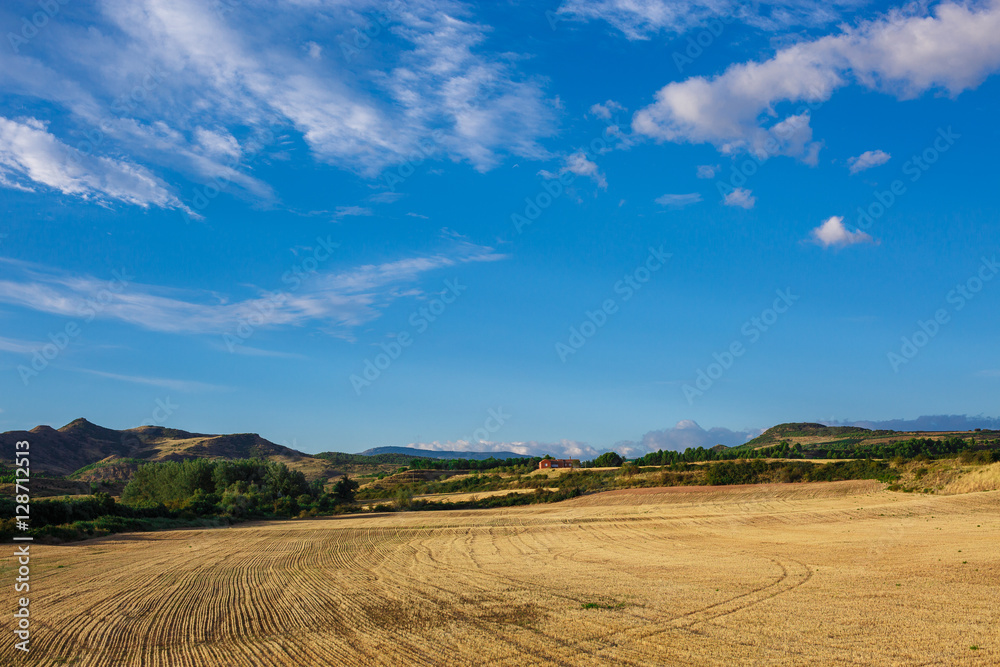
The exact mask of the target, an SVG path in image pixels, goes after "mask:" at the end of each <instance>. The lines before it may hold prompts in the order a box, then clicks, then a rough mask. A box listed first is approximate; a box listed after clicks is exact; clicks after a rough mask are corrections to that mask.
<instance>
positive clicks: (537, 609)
mask: <svg viewBox="0 0 1000 667" xmlns="http://www.w3.org/2000/svg"><path fill="white" fill-rule="evenodd" d="M998 510H1000V492H995V491H991V492H980V493H970V494H964V495H953V496H937V495H935V496H931V495H922V494H903V493H893V492H889V491H885V490H883V485H881V484H878V483H876V482H869V481H848V482H833V483H814V484H785V485H757V486H742V487H709V488H706V487H700V488H699V487H679V488H669V489H659V488H656V489H640V490H625V491H613V492H608V493H603V494H597V495H593V496H587V497H583V498H579V499H575V500H571V501H567V502H564V503H558V504H554V505H542V506H539V505H535V506H529V507H522V508H514V509H503V510H477V511H442V512H402V513H392V514H384V515H354V516H344V517H333V518H317V519H307V520H298V521H282V522H265V523H253V524H243V525H240V526H235V527H232V528H228V529H208V530H200V531H172V532H163V533H141V534H127V535H113V536H109V537H107V538H103V539H100V540H93V541H89V542H84V543H78V544H71V545H67V546H46V545H36V546H35V547H34V548H33V551H32V554H33V559H32V565H33V569H32V576H33V579H32V593H33V600H32V608H31V612H32V615H33V617H36V618H37V624H38V630H37V634H36V635H34V637H33V638H34V642H33V645H32V650H33V651H32V664H37V665H79V666H85V665H146V666H162V667H177V666H186V665H190V666H194V665H296V666H301V665H331V664H354V665H401V664H423V665H439V664H450V665H476V664H491V665H532V664H539V665H541V664H557V665H578V664H594V665H598V664H601V665H607V664H622V665H653V664H658V665H663V664H671V665H674V664H690V665H705V664H729V665H736V664H758V665H803V664H810V663H811V664H816V663H823V664H858V665H871V664H880V665H891V664H898V665H918V664H919V665H928V664H940V665H955V664H969V665H985V664H996V663H997V662H1000V630H998V628H1000V605H998V604H997V600H998V599H1000V587H998V584H997V582H998V581H1000V512H998ZM8 569H9V568H8ZM36 573H37V574H36ZM3 626H4V627H3V631H4V632H8V633H9V630H10V620H9V615H8V616H5V617H4V620H3ZM2 651H3V653H2V654H0V662H2V664H11V661H12V660H13V659H14V657H15V656H14V649H13V646H12V642H6V643H5V644H4V646H3V648H2Z"/></svg>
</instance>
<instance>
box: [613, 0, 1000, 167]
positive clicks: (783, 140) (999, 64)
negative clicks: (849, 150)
mask: <svg viewBox="0 0 1000 667" xmlns="http://www.w3.org/2000/svg"><path fill="white" fill-rule="evenodd" d="M921 11H922V10H921V8H920V6H919V5H912V6H908V8H907V10H905V11H903V10H893V11H891V12H890V13H888V14H887V15H885V16H884V17H882V18H881V19H879V20H875V21H869V22H865V23H862V24H860V25H859V26H857V27H854V28H847V27H845V28H844V29H843V30H842V31H841V32H840V33H838V34H834V35H828V36H826V37H821V38H818V39H814V40H811V41H802V42H799V43H797V44H793V45H792V46H788V47H785V48H782V49H780V50H779V51H778V52H777V53H775V54H774V56H773V57H772V58H770V59H769V60H765V61H762V62H747V63H741V64H736V65H731V66H730V67H729V68H728V69H726V70H725V71H724V72H723V73H722V74H719V75H718V76H715V77H711V78H705V77H700V76H697V77H691V78H689V79H686V80H684V81H678V82H674V83H670V84H667V85H666V86H664V87H663V88H661V89H660V90H659V91H658V92H657V93H656V101H655V102H654V103H653V104H651V105H649V106H647V107H645V108H643V109H640V110H639V111H638V112H636V114H635V116H634V117H633V121H632V127H633V129H634V131H635V132H636V133H637V134H642V135H645V136H647V137H651V138H653V139H657V140H661V141H672V142H678V143H680V142H690V143H710V144H712V145H714V146H716V147H717V148H719V150H720V151H722V152H723V153H735V152H741V151H748V152H751V153H753V154H754V155H756V156H758V157H760V158H767V157H771V156H775V155H789V156H793V157H797V158H799V159H801V160H803V161H806V162H808V163H812V164H815V162H816V159H817V154H818V151H819V147H820V144H819V143H818V142H815V141H813V140H812V129H811V127H810V125H809V113H810V111H811V110H815V109H816V108H817V107H818V106H819V105H820V104H822V103H823V102H825V101H826V100H827V99H829V98H830V96H831V95H832V94H833V92H834V91H835V90H836V89H838V88H841V87H843V86H845V85H848V84H849V83H851V82H852V81H853V82H855V83H858V84H860V85H862V86H864V87H867V88H871V89H875V90H880V91H884V92H887V93H892V94H895V95H897V96H898V97H901V98H909V97H914V96H916V95H919V94H921V93H923V92H926V91H928V90H943V91H945V92H947V93H948V94H949V95H952V96H954V95H957V94H959V93H960V92H962V91H963V90H966V89H969V88H974V87H976V86H978V85H979V84H980V83H981V82H982V81H983V80H984V79H985V78H986V77H987V76H988V75H989V74H991V73H993V72H995V71H996V70H997V69H998V68H1000V40H997V39H996V35H997V34H998V33H1000V0H990V1H989V2H986V3H982V4H979V5H968V6H967V5H960V4H955V3H952V2H946V3H941V4H938V5H935V7H934V9H933V14H932V15H926V14H924V13H919V12H921ZM782 104H799V105H800V106H799V107H798V108H797V109H796V110H795V111H794V112H793V113H788V112H787V111H784V112H782V111H780V110H779V105H782ZM810 106H811V109H810ZM783 114H787V115H784V117H782V115H783Z"/></svg>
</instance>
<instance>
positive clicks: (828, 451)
mask: <svg viewBox="0 0 1000 667" xmlns="http://www.w3.org/2000/svg"><path fill="white" fill-rule="evenodd" d="M997 448H1000V438H998V439H996V440H992V441H990V440H980V441H978V442H977V441H975V440H974V439H971V438H970V439H968V440H966V439H963V438H959V437H957V436H952V437H950V438H944V439H941V440H935V439H933V438H910V439H909V440H902V441H898V442H891V443H885V444H880V443H875V444H869V445H857V444H852V443H850V442H847V443H844V444H843V445H842V446H839V447H817V448H815V449H809V450H804V449H803V447H802V445H801V444H798V443H796V444H794V445H793V444H791V443H789V442H788V441H783V442H780V443H778V444H777V445H773V446H771V447H762V448H760V449H752V448H750V447H747V446H745V445H743V446H740V447H730V448H728V449H718V450H717V449H714V448H712V449H705V448H704V447H697V448H690V447H689V448H688V449H685V450H684V451H683V452H674V451H669V450H668V451H663V450H659V451H655V452H651V453H649V454H646V455H645V456H640V457H639V458H637V459H635V461H634V462H635V463H636V465H640V466H669V465H674V464H676V463H700V462H704V461H733V460H737V459H803V458H805V459H867V458H876V459H893V458H903V459H913V458H916V457H918V456H925V457H927V458H941V457H948V456H956V455H959V454H962V453H963V452H976V451H996V450H997Z"/></svg>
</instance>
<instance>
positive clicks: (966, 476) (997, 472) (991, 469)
mask: <svg viewBox="0 0 1000 667" xmlns="http://www.w3.org/2000/svg"><path fill="white" fill-rule="evenodd" d="M997 490H1000V463H991V464H990V465H984V466H966V467H965V470H964V471H963V474H962V475H961V476H959V477H958V478H957V479H955V480H954V481H951V482H949V483H947V484H945V485H944V489H943V492H944V493H975V492H977V491H997Z"/></svg>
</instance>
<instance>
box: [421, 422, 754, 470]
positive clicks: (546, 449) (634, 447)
mask: <svg viewBox="0 0 1000 667" xmlns="http://www.w3.org/2000/svg"><path fill="white" fill-rule="evenodd" d="M762 432H763V429H748V430H745V431H732V430H730V429H728V428H719V427H716V428H710V429H708V430H707V431H706V430H705V429H703V428H702V427H701V426H699V425H698V424H697V423H696V422H694V421H691V420H689V419H685V420H682V421H679V422H677V425H676V426H674V427H673V428H667V429H661V430H657V431H649V432H648V433H646V434H645V435H643V436H642V439H641V440H639V441H635V440H622V441H619V442H616V443H615V444H614V445H613V446H612V447H603V448H597V447H593V446H592V445H590V444H588V443H586V442H580V441H578V440H565V439H564V440H558V441H555V442H540V441H537V440H526V441H524V440H522V441H472V440H468V439H459V440H449V441H445V442H439V441H434V442H416V443H409V444H407V445H406V446H407V447H414V448H416V449H425V450H431V451H480V452H514V453H515V454H526V455H529V456H544V455H546V454H550V455H552V456H554V457H556V458H572V459H580V460H583V461H588V460H593V459H594V458H595V457H597V456H598V455H599V454H602V453H603V452H607V451H612V450H613V451H616V452H618V453H619V454H621V455H622V456H624V457H626V458H635V457H638V456H642V455H643V454H647V453H649V452H655V451H658V450H672V451H684V450H685V449H687V448H688V447H691V448H697V447H705V448H706V449H707V448H709V447H714V446H715V445H720V444H721V445H726V446H727V447H736V446H737V445H742V444H743V443H745V442H746V441H748V440H750V439H751V438H754V437H756V436H758V435H760V434H761V433H762Z"/></svg>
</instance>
